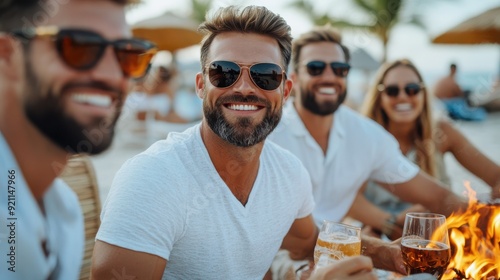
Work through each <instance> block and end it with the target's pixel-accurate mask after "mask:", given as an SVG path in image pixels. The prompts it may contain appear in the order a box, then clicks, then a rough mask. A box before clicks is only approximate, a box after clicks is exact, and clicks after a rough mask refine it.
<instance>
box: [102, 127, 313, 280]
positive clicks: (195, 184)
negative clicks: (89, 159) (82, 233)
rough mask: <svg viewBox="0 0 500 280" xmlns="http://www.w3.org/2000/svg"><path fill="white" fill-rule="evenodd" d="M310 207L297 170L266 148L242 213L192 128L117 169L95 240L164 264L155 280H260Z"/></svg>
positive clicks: (307, 184)
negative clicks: (292, 229)
mask: <svg viewBox="0 0 500 280" xmlns="http://www.w3.org/2000/svg"><path fill="white" fill-rule="evenodd" d="M227 172H228V173H232V172H239V170H238V166H237V164H235V163H234V162H231V161H229V162H228V163H227ZM221 175H222V176H223V175H224V174H221ZM313 208H314V202H313V198H312V191H311V180H310V178H309V176H308V173H307V171H306V170H305V168H304V167H303V165H302V163H301V162H300V161H299V160H298V159H297V158H296V157H294V156H293V155H292V154H290V153H289V152H287V151H285V150H284V149H282V148H280V147H278V146H277V145H276V144H274V143H270V142H266V143H265V145H264V148H263V150H262V154H261V156H260V166H259V171H258V175H257V178H256V180H255V182H254V185H253V189H252V191H251V193H250V196H249V198H248V202H247V204H246V205H245V206H243V205H242V204H241V202H240V201H238V200H237V199H236V198H235V196H234V195H233V193H232V192H231V191H230V190H229V188H228V187H227V185H226V184H225V183H224V181H223V180H222V179H221V176H220V175H219V174H218V173H217V171H216V169H215V167H214V166H213V164H212V162H211V160H210V157H209V154H208V152H207V150H206V148H205V146H204V144H203V141H202V139H201V134H200V125H196V126H194V127H192V128H189V129H188V130H186V131H185V132H182V133H171V134H169V136H168V138H167V139H166V140H162V141H158V142H156V143H155V144H153V145H152V146H151V147H150V148H149V149H148V150H147V151H145V152H143V153H142V154H139V155H137V156H135V157H134V158H132V159H130V160H128V161H127V162H126V163H125V164H124V165H123V167H122V168H121V169H120V171H119V172H118V173H117V174H116V176H115V179H114V181H113V184H112V187H111V190H110V193H109V195H108V198H107V200H106V202H105V205H104V207H103V212H102V215H101V218H102V224H101V227H100V229H99V232H98V234H97V239H98V240H101V241H104V242H106V243H110V244H113V245H116V246H120V247H123V248H127V249H130V250H135V251H140V252H146V253H149V254H153V255H157V256H160V257H162V258H164V259H166V260H168V262H167V267H166V269H165V272H164V275H163V279H262V278H263V277H264V275H265V273H266V272H267V270H268V269H269V268H270V266H271V263H272V260H273V258H274V256H275V255H276V253H277V251H278V249H279V248H280V245H281V243H282V240H283V238H284V236H285V235H286V233H287V232H288V230H289V228H290V226H291V224H292V223H293V222H294V220H295V219H298V218H303V217H306V216H308V215H309V214H311V212H312V210H313Z"/></svg>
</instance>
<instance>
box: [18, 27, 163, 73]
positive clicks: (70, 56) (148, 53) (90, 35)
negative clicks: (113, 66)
mask: <svg viewBox="0 0 500 280" xmlns="http://www.w3.org/2000/svg"><path fill="white" fill-rule="evenodd" d="M12 33H13V34H14V35H15V36H16V37H19V38H23V39H26V40H32V39H34V38H36V37H48V38H51V39H52V40H53V41H54V43H55V46H56V49H57V52H58V54H59V56H60V57H61V59H62V60H63V61H64V63H66V65H68V66H69V67H71V68H73V69H75V70H80V71H85V70H89V69H92V68H93V67H95V66H96V65H97V63H98V62H99V60H100V59H101V58H102V56H103V54H104V52H105V50H106V48H107V47H108V46H112V47H113V50H114V53H115V56H116V59H117V60H118V63H119V64H120V67H121V69H122V71H123V74H124V75H125V76H126V77H130V78H140V77H142V76H144V75H145V74H146V72H147V70H148V69H149V63H150V61H151V58H152V57H153V56H154V55H155V53H156V52H157V49H156V47H155V45H154V44H153V43H151V42H149V41H146V40H141V39H118V40H114V41H108V40H106V39H105V38H103V37H102V36H101V35H100V34H98V33H96V32H94V31H90V30H84V29H59V28H58V27H55V26H41V27H37V28H25V29H22V30H19V31H14V32H12Z"/></svg>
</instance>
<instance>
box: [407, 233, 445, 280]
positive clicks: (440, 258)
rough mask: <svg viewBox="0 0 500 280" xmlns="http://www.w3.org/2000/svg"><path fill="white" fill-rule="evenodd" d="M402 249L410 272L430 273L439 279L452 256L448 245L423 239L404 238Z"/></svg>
mask: <svg viewBox="0 0 500 280" xmlns="http://www.w3.org/2000/svg"><path fill="white" fill-rule="evenodd" d="M401 251H402V253H403V262H404V263H405V266H406V270H407V271H408V274H417V273H429V274H432V275H434V277H436V278H437V279H441V276H442V275H443V273H444V272H445V271H446V268H447V267H448V264H449V263H450V258H451V251H450V247H449V246H448V245H446V244H444V243H441V242H435V241H429V240H422V239H403V240H402V241H401Z"/></svg>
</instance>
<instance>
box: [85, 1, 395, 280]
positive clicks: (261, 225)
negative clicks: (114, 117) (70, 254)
mask: <svg viewBox="0 0 500 280" xmlns="http://www.w3.org/2000/svg"><path fill="white" fill-rule="evenodd" d="M200 30H201V31H203V32H205V33H206V35H205V38H204V40H203V42H202V48H201V65H202V72H201V73H198V75H197V76H196V88H197V93H198V95H199V96H200V98H202V99H203V111H204V118H203V120H202V122H201V123H200V124H199V125H196V126H194V127H192V128H190V129H188V130H186V131H185V132H183V133H171V134H170V135H169V136H168V138H167V139H166V140H163V141H159V142H157V143H155V144H154V145H153V146H151V147H150V148H149V149H148V150H147V151H145V152H144V153H142V154H140V155H138V156H136V157H134V158H132V159H130V160H129V161H127V162H126V163H125V164H124V166H123V167H122V168H121V169H120V171H119V172H118V173H117V174H116V177H115V180H114V182H113V185H112V187H111V190H110V192H109V194H108V199H107V201H106V203H105V205H104V208H103V213H102V216H101V217H102V224H101V227H100V229H99V233H98V234H97V242H96V245H95V250H94V256H93V264H92V277H93V279H110V278H112V277H114V276H115V274H113V273H118V274H119V275H125V276H127V277H130V278H135V277H136V278H138V279H262V278H263V277H264V276H265V275H266V272H267V271H268V269H269V268H270V266H271V262H272V260H273V258H274V256H275V254H276V252H277V251H278V249H279V248H280V247H282V248H285V249H287V250H290V251H291V252H293V253H294V254H296V255H297V256H299V257H302V258H305V257H312V254H313V249H314V246H315V243H316V239H317V235H318V231H317V227H316V226H315V225H314V221H313V218H312V216H311V212H312V210H313V208H314V202H313V198H312V191H311V180H310V178H309V175H308V173H307V171H306V170H305V168H304V167H303V166H302V164H301V163H300V161H299V160H298V159H297V158H296V157H294V156H293V155H292V154H291V153H289V152H288V151H286V150H284V149H282V148H280V147H278V146H277V145H276V144H274V143H272V142H269V141H265V139H266V137H267V136H268V135H269V133H271V131H272V130H273V129H274V128H275V127H276V125H277V124H278V122H279V121H280V118H281V114H282V106H283V104H284V103H285V101H286V99H287V98H288V96H289V94H290V91H291V89H292V81H291V80H289V79H287V75H286V73H285V69H286V68H287V65H288V63H289V61H290V53H291V36H290V27H289V26H288V24H286V22H285V21H284V20H283V18H281V17H280V16H278V15H276V14H274V13H272V12H270V11H269V10H268V9H266V8H264V7H256V6H249V7H246V8H243V9H241V10H239V9H237V8H236V7H234V6H229V7H226V8H221V9H220V10H219V11H218V12H216V13H215V14H214V15H213V16H212V17H211V18H209V19H208V20H207V21H206V22H205V23H203V24H202V25H201V27H200ZM381 250H382V249H381ZM385 250H393V248H392V247H390V248H386V249H385ZM346 264H349V265H346ZM371 268H372V265H371V260H370V259H369V258H366V257H356V258H354V259H349V260H345V261H344V262H338V263H337V264H334V265H331V266H329V267H326V268H324V269H325V270H323V273H320V272H318V273H317V274H316V276H315V277H316V278H311V279H332V277H337V278H338V279H353V278H351V277H359V278H356V279H373V278H374V277H375V276H374V275H373V274H372V272H371Z"/></svg>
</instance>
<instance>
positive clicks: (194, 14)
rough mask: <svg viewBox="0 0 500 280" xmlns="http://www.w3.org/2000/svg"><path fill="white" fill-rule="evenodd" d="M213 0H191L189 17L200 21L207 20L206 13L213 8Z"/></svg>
mask: <svg viewBox="0 0 500 280" xmlns="http://www.w3.org/2000/svg"><path fill="white" fill-rule="evenodd" d="M212 4H213V0H191V11H190V13H189V18H191V19H193V20H195V21H196V22H198V23H202V22H204V21H205V14H206V13H207V12H208V11H209V10H210V8H212Z"/></svg>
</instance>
